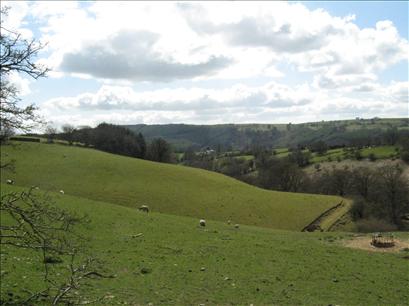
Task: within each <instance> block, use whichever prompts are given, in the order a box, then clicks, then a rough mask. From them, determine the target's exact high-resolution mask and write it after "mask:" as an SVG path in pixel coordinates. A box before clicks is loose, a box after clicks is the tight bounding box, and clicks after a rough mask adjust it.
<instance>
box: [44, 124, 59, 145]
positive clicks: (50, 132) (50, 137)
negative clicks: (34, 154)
mask: <svg viewBox="0 0 409 306" xmlns="http://www.w3.org/2000/svg"><path fill="white" fill-rule="evenodd" d="M44 132H45V135H46V136H47V142H48V143H53V142H54V137H55V135H56V134H57V129H56V128H55V127H52V126H51V125H48V126H47V127H46V128H45V131H44Z"/></svg>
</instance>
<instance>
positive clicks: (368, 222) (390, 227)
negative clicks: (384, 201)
mask: <svg viewBox="0 0 409 306" xmlns="http://www.w3.org/2000/svg"><path fill="white" fill-rule="evenodd" d="M356 228H357V230H358V232H362V233H372V232H392V231H396V230H397V229H398V228H397V226H396V225H394V224H392V223H390V222H388V221H385V220H381V219H377V218H373V217H371V218H368V219H361V220H359V221H357V222H356Z"/></svg>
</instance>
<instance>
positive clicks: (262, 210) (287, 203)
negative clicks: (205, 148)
mask: <svg viewBox="0 0 409 306" xmlns="http://www.w3.org/2000/svg"><path fill="white" fill-rule="evenodd" d="M1 154H2V155H1V157H2V159H4V158H6V154H7V155H8V157H7V158H12V159H14V160H15V162H16V171H15V173H7V175H6V174H2V177H1V181H2V182H3V183H5V181H6V180H7V179H13V180H14V181H15V183H16V185H18V186H25V187H29V186H33V185H34V186H39V188H40V190H48V191H56V192H58V191H60V190H64V192H65V194H69V195H73V196H78V197H83V198H87V199H91V200H96V201H104V202H109V203H112V204H116V205H122V206H128V207H133V208H135V209H136V208H138V207H139V206H140V205H142V204H147V205H149V207H150V208H151V209H152V210H153V211H155V212H162V213H168V214H174V215H181V216H190V217H196V218H205V219H209V220H219V221H223V222H226V221H227V220H229V219H230V220H232V222H234V223H240V224H248V225H256V226H262V227H270V228H277V229H288V230H301V229H303V228H304V227H305V226H306V225H308V224H309V223H310V222H312V221H313V220H314V219H315V218H317V217H318V216H319V215H321V214H322V213H323V212H324V211H326V210H328V209H330V208H331V207H334V206H335V205H337V204H338V203H340V202H341V201H342V198H340V197H336V196H323V195H312V194H301V193H287V192H277V191H268V190H264V189H260V188H257V187H254V186H251V185H248V184H245V183H242V182H240V181H237V180H235V179H232V178H230V177H227V176H224V175H221V174H218V173H214V172H210V171H205V170H201V169H196V168H190V167H184V166H178V165H171V164H161V163H155V162H150V161H146V160H141V159H136V158H130V157H123V156H119V155H113V154H109V153H104V152H101V151H97V150H93V149H86V148H78V147H72V146H63V145H57V144H54V145H53V144H45V143H18V144H17V143H15V144H14V145H7V146H2V147H1Z"/></svg>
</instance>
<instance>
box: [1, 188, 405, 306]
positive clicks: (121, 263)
mask: <svg viewBox="0 0 409 306" xmlns="http://www.w3.org/2000/svg"><path fill="white" fill-rule="evenodd" d="M1 187H2V188H1V189H2V192H3V193H4V192H8V191H10V190H13V191H15V190H20V189H19V188H17V187H10V186H5V185H2V186H1ZM52 197H53V198H54V200H55V202H56V205H58V206H59V207H61V208H63V209H69V210H73V211H75V212H77V213H79V214H88V215H89V219H90V220H91V223H90V224H89V225H87V226H86V227H82V228H80V229H79V230H80V232H81V233H82V235H84V236H85V237H87V238H89V241H88V242H87V245H88V248H89V252H90V253H92V254H93V256H95V257H97V258H98V259H99V260H101V261H102V263H103V267H104V273H105V274H108V275H115V278H113V279H97V280H93V281H90V286H87V287H86V288H83V289H85V291H86V297H87V298H88V300H93V299H95V298H97V297H105V298H104V299H103V301H102V302H99V303H100V304H101V305H102V304H103V305H113V304H115V305H118V304H131V305H148V303H152V304H153V305H198V304H205V305H216V304H217V305H250V304H254V305H267V304H268V305H301V304H302V305H329V304H332V305H404V304H406V301H408V298H409V293H408V291H407V284H408V282H409V278H408V274H407V259H405V256H406V255H407V253H406V254H405V253H404V252H403V253H397V254H387V253H369V252H367V251H361V250H355V249H349V248H345V247H342V246H341V245H342V242H341V240H342V239H348V238H350V236H349V235H348V234H334V233H299V232H288V231H278V230H271V229H266V228H256V227H251V226H241V227H240V228H239V229H235V228H234V227H233V226H229V225H227V224H226V223H221V222H211V221H208V222H207V226H206V228H205V229H204V228H200V227H199V226H198V220H197V219H196V218H194V219H192V218H187V217H179V216H172V215H164V214H158V213H149V214H145V213H141V212H138V211H137V210H135V209H132V208H127V207H121V206H118V205H112V204H108V203H103V202H96V201H90V200H86V199H82V198H78V197H73V196H68V195H60V194H53V195H52ZM3 222H4V219H3ZM135 234H141V235H139V236H138V237H137V238H133V237H132V236H133V235H135ZM401 235H403V236H401V237H402V238H404V239H407V238H408V236H407V234H401ZM1 252H2V263H3V264H2V268H1V270H2V276H3V277H4V280H5V279H7V282H3V283H2V286H1V294H2V296H3V297H4V296H5V295H6V294H7V293H9V292H12V293H14V295H20V296H22V295H23V294H27V293H23V292H22V291H21V290H22V288H39V280H40V278H41V274H40V271H39V270H38V263H37V262H36V260H37V259H38V258H37V257H36V256H35V255H33V254H32V253H29V252H26V251H22V250H18V251H16V250H15V249H14V250H13V249H9V248H7V247H2V249H1ZM64 266H65V263H64V262H63V263H62V264H61V265H60V267H61V269H62V268H63V267H64ZM142 268H146V269H148V270H149V271H150V273H147V274H142V273H141V269H142ZM201 268H204V271H201ZM15 284H18V285H15Z"/></svg>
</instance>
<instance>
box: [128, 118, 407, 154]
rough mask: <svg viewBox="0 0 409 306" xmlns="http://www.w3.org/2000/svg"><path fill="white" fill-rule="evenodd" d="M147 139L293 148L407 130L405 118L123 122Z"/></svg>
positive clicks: (181, 146)
mask: <svg viewBox="0 0 409 306" xmlns="http://www.w3.org/2000/svg"><path fill="white" fill-rule="evenodd" d="M126 127H127V128H129V129H131V130H132V131H134V132H137V133H142V134H143V135H144V136H145V137H146V138H147V139H148V140H149V139H152V138H157V137H161V138H164V139H165V140H167V141H169V142H170V143H171V144H172V145H173V146H174V148H175V149H176V150H179V151H180V150H185V149H186V148H188V147H190V146H193V147H196V149H200V148H203V147H207V146H211V147H213V148H214V149H217V147H218V146H220V147H221V149H223V150H224V151H226V150H227V151H229V150H231V149H233V150H236V149H239V150H242V149H245V148H246V147H248V146H251V145H252V144H258V145H265V146H270V147H275V148H279V147H294V146H297V145H298V144H307V143H311V142H314V141H317V140H323V141H325V142H326V143H327V144H328V145H331V146H341V145H350V144H351V143H353V142H354V141H357V140H359V139H363V138H364V139H366V138H369V139H377V138H379V137H381V135H382V134H383V133H384V132H385V131H386V130H388V129H390V128H396V129H398V130H406V131H409V121H408V119H407V118H372V119H361V118H358V119H354V120H338V121H321V122H309V123H300V124H291V123H290V124H217V125H191V124H163V125H146V124H135V125H126Z"/></svg>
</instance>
